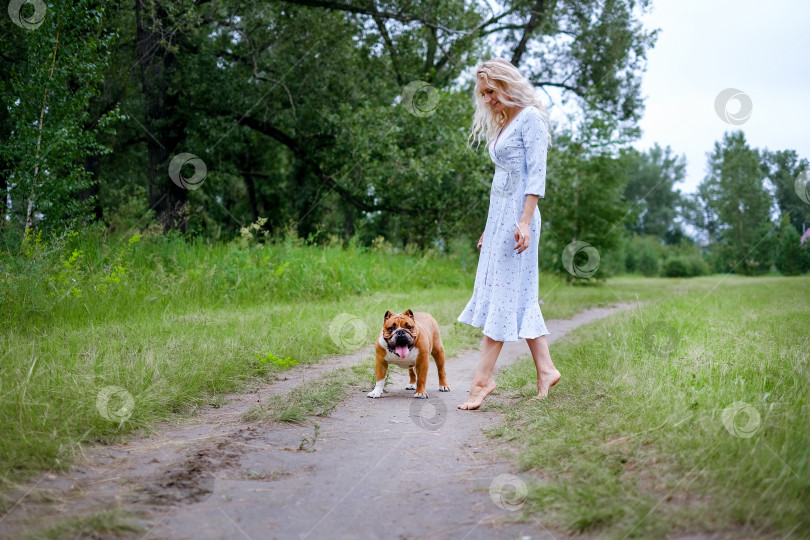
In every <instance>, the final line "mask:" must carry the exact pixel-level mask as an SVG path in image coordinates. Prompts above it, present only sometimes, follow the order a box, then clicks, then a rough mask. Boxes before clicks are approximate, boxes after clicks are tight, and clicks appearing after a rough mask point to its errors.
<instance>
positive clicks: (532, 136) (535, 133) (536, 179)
mask: <svg viewBox="0 0 810 540" xmlns="http://www.w3.org/2000/svg"><path fill="white" fill-rule="evenodd" d="M526 112H527V113H529V114H528V118H527V119H526V121H525V122H524V123H523V127H522V128H521V130H520V135H521V137H522V139H523V146H524V148H526V171H527V173H528V175H527V178H526V190H525V191H524V192H523V193H524V195H538V196H539V197H540V198H543V197H545V194H546V156H547V154H548V126H547V125H546V121H545V120H544V119H543V117H542V116H541V115H540V112H539V111H537V110H536V109H534V110H532V111H526Z"/></svg>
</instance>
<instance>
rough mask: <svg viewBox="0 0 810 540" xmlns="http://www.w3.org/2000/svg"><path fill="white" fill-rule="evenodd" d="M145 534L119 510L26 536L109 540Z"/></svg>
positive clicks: (67, 521) (52, 539)
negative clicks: (100, 539) (106, 539)
mask: <svg viewBox="0 0 810 540" xmlns="http://www.w3.org/2000/svg"><path fill="white" fill-rule="evenodd" d="M143 532H146V529H145V528H144V527H143V526H142V525H140V524H139V522H138V520H137V519H136V518H135V517H134V516H132V515H130V514H127V513H125V512H123V511H122V510H120V509H119V508H112V509H109V510H102V511H99V512H95V513H92V514H89V515H85V516H79V517H73V518H69V519H65V520H62V521H61V522H59V523H56V524H54V525H50V526H48V527H47V528H45V529H43V530H41V531H40V532H36V533H33V534H30V535H28V536H27V538H28V539H29V540H59V539H62V538H110V537H119V536H124V535H132V534H137V533H143Z"/></svg>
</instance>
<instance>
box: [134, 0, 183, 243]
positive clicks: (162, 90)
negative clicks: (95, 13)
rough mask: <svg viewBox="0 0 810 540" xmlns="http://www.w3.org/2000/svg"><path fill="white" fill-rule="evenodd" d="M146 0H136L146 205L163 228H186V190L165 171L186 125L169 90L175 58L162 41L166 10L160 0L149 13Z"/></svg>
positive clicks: (181, 229) (166, 229)
mask: <svg viewBox="0 0 810 540" xmlns="http://www.w3.org/2000/svg"><path fill="white" fill-rule="evenodd" d="M145 1H146V0H135V19H136V22H137V26H138V32H137V36H138V59H139V62H140V65H141V84H142V87H143V95H144V102H145V107H144V125H145V128H146V132H147V137H146V145H147V152H148V156H149V157H148V168H147V179H148V182H149V207H150V208H152V209H154V210H155V216H156V217H157V219H158V221H159V222H160V223H162V224H163V228H164V230H165V231H168V230H172V229H177V230H180V231H182V232H185V230H186V223H187V217H186V216H185V215H184V214H185V210H186V208H185V207H186V204H187V201H188V192H187V191H186V190H185V189H183V188H181V187H179V186H177V185H176V184H175V183H174V182H172V181H171V179H170V178H169V173H168V167H169V157H170V156H171V154H172V153H174V152H175V150H176V149H177V146H178V144H179V143H180V141H181V139H182V133H183V130H184V127H185V122H184V121H183V119H182V118H181V117H180V116H179V115H177V114H175V112H176V110H177V99H176V97H175V95H174V94H172V93H170V92H168V79H169V72H171V71H172V70H173V66H174V63H175V60H176V59H175V56H174V54H172V53H171V52H169V51H168V50H167V49H165V48H164V47H163V46H162V45H161V40H162V39H163V38H162V32H161V30H162V29H164V28H165V24H164V22H165V19H166V13H165V11H164V10H163V8H162V7H161V5H160V3H155V4H154V6H155V13H149V12H147V11H146V5H145ZM153 26H154V28H153Z"/></svg>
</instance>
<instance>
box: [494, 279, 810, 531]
mask: <svg viewBox="0 0 810 540" xmlns="http://www.w3.org/2000/svg"><path fill="white" fill-rule="evenodd" d="M645 283H647V282H645ZM689 283H690V286H693V287H694V288H695V290H694V291H691V292H688V293H687V294H683V295H680V296H674V297H670V298H668V299H666V300H665V301H662V302H658V303H656V304H654V305H649V306H645V307H643V308H641V309H638V310H631V311H628V312H623V313H620V314H617V315H615V316H613V317H610V318H609V319H605V320H602V321H598V322H595V323H593V324H591V325H588V326H586V327H582V328H580V329H578V330H576V331H575V332H573V333H572V335H570V336H569V337H567V338H566V339H565V340H564V341H563V342H560V343H556V344H553V345H552V346H551V355H552V359H553V360H554V362H555V365H556V366H557V368H558V369H559V370H560V371H561V373H562V374H563V378H562V380H561V384H559V385H557V386H555V387H554V389H553V390H552V391H551V393H550V396H549V398H548V399H547V400H546V401H545V402H543V403H528V402H527V401H526V400H525V399H520V400H519V401H518V402H516V403H515V402H514V400H513V399H509V398H526V397H528V396H531V395H533V394H535V393H536V373H535V371H534V365H533V363H531V361H530V359H523V360H521V361H519V362H518V363H516V364H515V365H513V366H512V367H510V368H509V369H507V370H505V371H504V372H503V373H502V374H501V375H500V376H499V378H498V383H499V391H498V392H499V398H498V400H501V401H502V400H507V401H508V402H509V403H508V405H506V404H505V403H502V404H501V405H500V406H501V407H502V408H503V410H504V413H505V414H506V418H505V421H504V422H503V424H502V425H500V426H498V427H497V428H495V429H493V430H491V431H490V432H489V434H490V435H491V436H494V437H500V438H503V439H507V440H510V441H512V442H513V443H515V444H516V445H517V446H518V447H519V448H520V453H519V463H520V466H521V467H522V469H523V470H525V471H531V472H532V473H534V474H535V475H536V478H537V481H535V482H533V483H532V484H531V486H530V490H529V498H528V500H527V504H526V505H525V506H524V512H525V514H524V517H527V518H528V517H529V516H531V515H538V516H542V519H543V521H544V522H546V523H548V522H551V523H553V524H554V525H556V526H558V527H561V528H563V529H566V530H569V531H573V532H597V533H598V534H600V536H602V537H606V538H665V537H667V536H666V535H667V534H674V532H683V531H701V530H710V531H711V530H718V531H722V530H733V531H737V532H738V533H739V536H745V537H752V536H753V537H770V536H774V535H775V537H777V538H783V537H788V538H790V537H792V538H806V537H808V535H810V517H808V514H807V509H808V508H810V400H809V399H808V398H810V391H809V389H810V336H809V335H808V331H807V330H808V326H809V325H810V302H808V299H809V298H810V278H808V277H797V278H781V277H777V278H740V277H728V278H722V277H713V278H700V279H695V280H691V281H690V282H689ZM656 321H661V326H659V327H658V328H659V331H658V332H652V331H651V328H655V327H654V326H651V325H653V324H654V323H656ZM645 337H647V338H648V339H645ZM675 338H677V339H675ZM675 343H677V348H675V349H674V350H672V351H671V352H670V353H669V354H667V351H668V350H669V349H670V348H672V347H671V344H673V345H674V344H675ZM735 402H742V403H745V404H747V405H749V406H750V407H751V408H753V409H755V410H756V411H757V414H759V420H758V422H756V421H755V420H756V419H755V417H754V414H753V413H752V416H751V417H750V418H751V420H750V422H751V423H750V426H749V425H748V424H749V416H748V415H747V413H746V412H745V411H740V412H738V413H737V414H736V415H735V414H733V411H735V410H736V409H732V408H731V406H732V404H733V403H735ZM749 410H750V409H749ZM724 411H725V415H726V417H725V422H724ZM726 425H728V429H727V428H726ZM749 427H750V431H745V430H746V429H748V428H749ZM730 430H731V431H730ZM732 431H733V432H735V433H737V434H741V435H749V434H750V435H751V436H748V437H746V436H737V435H734V434H732V433H731V432H732Z"/></svg>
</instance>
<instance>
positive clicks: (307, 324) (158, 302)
mask: <svg viewBox="0 0 810 540" xmlns="http://www.w3.org/2000/svg"><path fill="white" fill-rule="evenodd" d="M476 264H477V254H476V253H475V252H474V251H473V250H471V249H469V246H464V248H463V249H456V250H455V251H454V252H453V254H452V255H450V256H438V255H436V254H434V253H430V252H428V253H415V252H414V253H393V252H391V250H390V249H386V247H385V246H384V245H380V246H378V247H377V249H364V248H361V247H357V246H352V245H350V246H339V245H332V246H327V247H318V246H307V245H305V244H304V243H303V242H302V241H300V240H299V239H295V238H287V239H285V240H280V241H276V242H269V243H265V244H261V243H258V242H257V241H256V239H255V238H251V237H248V238H245V239H244V240H240V241H237V242H232V243H229V244H224V243H218V244H206V243H192V244H189V243H186V242H185V241H184V240H182V239H180V238H172V237H164V236H153V237H150V236H143V237H141V236H130V237H121V236H119V237H106V236H104V235H100V234H83V235H67V236H65V237H64V238H62V239H57V240H51V241H50V242H45V241H43V240H42V239H40V238H37V237H32V238H31V239H29V241H28V242H26V243H25V244H23V245H11V244H9V243H8V242H6V244H5V245H3V251H0V415H2V418H3V419H4V420H3V422H2V424H0V483H2V484H4V485H6V486H8V485H10V484H11V483H13V482H15V481H17V480H19V479H21V478H24V477H26V476H27V475H29V474H31V473H35V472H37V471H41V470H59V469H62V468H64V467H66V466H68V465H69V464H70V463H71V458H72V456H73V455H74V453H75V452H76V451H77V449H78V447H79V445H81V444H82V443H92V442H105V441H113V440H117V439H119V438H120V437H121V436H124V435H127V434H129V433H132V432H134V431H139V430H149V429H150V428H151V427H152V426H154V425H155V423H156V422H158V421H161V420H165V419H167V418H170V417H171V416H172V415H176V414H182V415H188V414H193V413H194V411H195V410H197V409H198V408H199V407H200V406H201V405H205V404H216V403H218V400H219V399H220V398H219V396H221V395H222V394H223V393H226V392H232V391H237V390H242V389H246V388H249V387H250V386H255V385H258V384H261V383H262V381H265V380H267V378H268V377H273V376H275V374H276V373H278V372H280V371H283V370H284V369H285V368H288V367H289V366H290V365H294V364H296V363H312V362H318V361H320V360H322V359H324V358H325V357H328V356H329V355H333V354H345V353H349V352H352V351H354V350H357V349H360V348H362V347H364V346H367V345H369V344H371V343H372V342H373V340H374V337H375V334H376V332H377V329H378V328H379V326H380V321H381V320H382V316H383V314H384V313H385V311H386V310H389V309H390V310H392V311H404V310H405V309H408V308H411V309H413V310H415V311H419V310H426V311H430V312H431V313H432V314H433V315H434V316H435V317H436V318H437V320H438V321H439V323H440V324H441V325H442V326H443V336H444V342H445V346H446V348H447V352H448V354H450V355H453V354H455V353H457V352H458V351H459V350H461V349H463V348H468V347H471V346H474V345H475V344H476V343H477V342H478V339H479V338H480V331H479V330H477V329H474V328H471V327H469V326H466V325H463V324H460V323H456V322H455V320H456V317H457V316H458V314H459V313H460V312H461V311H462V309H463V307H464V305H465V304H466V302H467V301H468V300H469V298H470V295H471V293H472V283H473V280H474V275H475V268H476ZM653 282H657V283H658V288H656V287H652V286H650V285H651V284H652V283H653ZM677 283H678V282H677V281H670V280H653V281H639V280H633V279H620V280H616V281H615V282H611V283H610V284H609V286H597V287H571V286H568V285H567V284H566V283H565V281H564V280H562V279H559V278H555V277H546V276H544V277H543V280H542V283H541V296H542V298H543V299H544V313H545V315H546V317H547V318H560V317H569V316H571V315H573V314H574V313H576V312H578V311H581V310H582V309H584V308H585V307H589V306H592V305H603V304H607V303H611V302H616V301H619V300H634V299H636V298H642V299H644V298H654V297H660V296H661V295H662V294H664V293H663V291H664V290H675V289H677V288H678V286H679V285H678V284H677ZM661 287H663V289H662V288H661ZM102 412H105V413H106V414H105V415H102Z"/></svg>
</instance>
